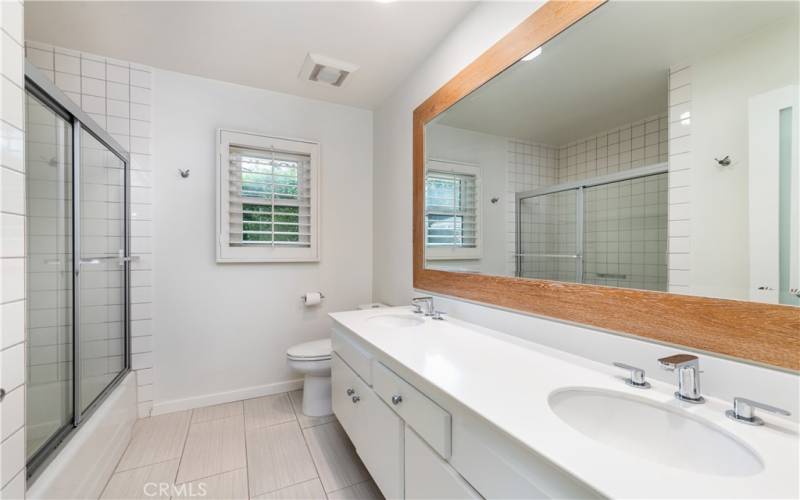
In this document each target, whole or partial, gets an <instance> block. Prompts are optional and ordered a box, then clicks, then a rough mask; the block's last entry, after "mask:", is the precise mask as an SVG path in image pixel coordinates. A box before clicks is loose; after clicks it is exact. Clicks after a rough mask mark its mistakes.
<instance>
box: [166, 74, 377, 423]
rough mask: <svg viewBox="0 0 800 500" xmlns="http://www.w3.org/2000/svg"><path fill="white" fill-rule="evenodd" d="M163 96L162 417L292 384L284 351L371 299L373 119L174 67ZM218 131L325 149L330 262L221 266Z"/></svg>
mask: <svg viewBox="0 0 800 500" xmlns="http://www.w3.org/2000/svg"><path fill="white" fill-rule="evenodd" d="M154 89H155V91H154V132H153V137H154V153H155V156H156V158H157V159H158V168H156V169H155V185H156V186H157V188H156V193H155V209H156V212H157V213H158V217H157V218H156V220H155V232H154V234H155V241H154V255H155V267H154V269H155V280H156V283H155V290H156V293H155V300H154V306H155V310H154V318H155V329H156V335H155V337H154V339H155V349H154V351H155V355H156V359H155V386H154V389H155V408H154V410H155V412H157V413H160V412H164V411H170V410H174V409H178V408H182V407H190V406H197V405H203V404H209V403H215V402H222V401H227V400H235V399H240V398H242V397H253V396H257V395H259V394H264V393H268V392H271V391H279V390H286V389H287V388H293V387H294V386H295V385H296V384H292V383H289V384H288V385H287V382H290V381H293V380H296V379H298V378H299V376H298V374H296V373H292V372H291V371H290V370H289V369H288V368H287V367H286V354H285V352H286V349H287V348H288V347H289V346H291V345H293V344H296V343H299V342H303V341H308V340H313V339H318V338H322V337H325V336H327V335H328V334H329V333H328V329H329V326H330V321H329V319H328V317H327V313H328V312H330V311H338V310H343V309H352V308H354V307H355V306H356V305H357V304H359V303H365V302H369V301H371V298H372V227H373V226H372V113H371V112H370V111H366V110H362V109H356V108H352V107H347V106H341V105H335V104H329V103H324V102H319V101H313V100H310V99H304V98H300V97H293V96H289V95H285V94H280V93H276V92H270V91H265V90H259V89H254V88H249V87H243V86H239V85H234V84H229V83H223V82H218V81H213V80H207V79H203V78H198V77H193V76H189V75H184V74H179V73H173V72H169V71H158V70H157V71H155V73H154ZM219 127H222V128H230V129H237V130H244V131H253V132H260V133H265V134H270V135H276V136H284V137H294V138H305V139H313V140H318V141H319V142H320V143H321V155H322V167H321V168H322V189H321V207H322V209H321V227H322V239H321V252H322V260H321V262H319V263H297V264H274V263H272V264H270V263H266V264H216V262H215V235H214V232H215V229H214V227H215V222H214V221H215V207H214V199H215V189H216V182H215V178H216V177H215V176H216V162H215V139H214V137H215V132H216V129H217V128H219ZM179 168H182V169H190V170H191V174H190V177H189V178H186V179H184V178H181V176H180V175H179V174H178V169H179ZM311 290H321V291H322V292H324V294H325V296H326V297H327V298H326V299H325V300H324V301H323V304H322V306H320V307H317V308H304V307H303V305H302V302H301V300H300V296H301V294H302V293H304V292H306V291H311Z"/></svg>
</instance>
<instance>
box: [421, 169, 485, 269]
mask: <svg viewBox="0 0 800 500" xmlns="http://www.w3.org/2000/svg"><path fill="white" fill-rule="evenodd" d="M429 172H439V173H443V174H447V173H452V174H456V175H471V176H474V177H475V220H476V224H475V246H474V247H462V246H439V247H432V246H430V245H428V207H427V183H428V174H429ZM481 174H482V169H481V167H480V166H479V165H474V164H469V163H463V162H456V161H449V160H441V159H435V158H429V159H428V161H427V162H426V168H425V183H424V187H425V200H426V202H425V213H424V229H423V230H424V235H423V237H424V247H425V259H426V260H480V259H482V258H483V245H482V241H483V203H482V199H481V187H482V186H481V183H482V180H483V179H482V175H481Z"/></svg>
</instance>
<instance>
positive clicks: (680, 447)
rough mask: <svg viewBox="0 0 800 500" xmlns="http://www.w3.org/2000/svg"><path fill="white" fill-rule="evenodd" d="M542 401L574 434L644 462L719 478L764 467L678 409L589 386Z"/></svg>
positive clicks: (721, 433)
mask: <svg viewBox="0 0 800 500" xmlns="http://www.w3.org/2000/svg"><path fill="white" fill-rule="evenodd" d="M548 403H549V404H550V408H551V409H552V410H553V412H555V414H556V415H557V416H558V417H559V418H560V419H561V420H563V421H564V422H565V423H567V424H568V425H569V426H570V427H572V428H573V429H575V430H577V431H578V432H580V433H582V434H584V435H586V436H588V437H589V438H591V439H594V440H595V441H598V442H600V443H602V444H604V445H606V446H611V447H613V448H616V449H618V450H620V451H623V452H626V453H630V454H632V455H636V456H639V457H641V458H643V459H646V460H651V461H653V462H658V463H661V464H665V465H669V466H672V467H677V468H680V469H686V470H689V471H692V472H698V473H705V474H713V475H720V476H749V475H752V474H756V473H758V472H760V471H761V470H762V469H763V468H764V464H763V463H762V461H761V459H760V458H759V457H758V456H757V455H756V454H755V453H754V452H753V451H751V450H750V449H749V448H748V447H747V445H745V444H744V443H742V442H741V441H739V440H738V439H736V438H735V437H733V436H731V435H730V434H728V433H727V432H725V431H724V430H722V429H720V428H718V427H716V426H715V425H714V424H712V423H711V422H707V421H705V420H703V419H700V418H698V417H695V416H693V415H691V414H689V413H686V412H684V411H681V410H680V409H678V408H673V407H671V406H667V405H664V404H660V403H656V402H651V401H648V400H646V399H643V398H639V397H635V396H629V395H627V394H623V393H619V392H614V391H605V390H599V389H589V388H570V389H560V390H557V391H555V392H553V393H551V394H550V397H549V398H548Z"/></svg>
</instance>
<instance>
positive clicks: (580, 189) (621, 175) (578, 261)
mask: <svg viewBox="0 0 800 500" xmlns="http://www.w3.org/2000/svg"><path fill="white" fill-rule="evenodd" d="M668 172H669V163H667V162H662V163H654V164H653V165H647V166H644V167H637V168H631V169H628V170H623V171H620V172H614V173H613V174H607V175H600V176H597V177H590V178H588V179H582V180H578V181H569V182H564V183H561V184H553V185H552V186H546V187H542V188H536V189H532V190H530V191H520V192H517V193H514V263H515V268H514V276H515V277H517V278H523V276H522V259H523V257H524V256H525V255H533V254H524V253H523V252H522V238H521V237H520V235H521V234H522V215H521V214H522V210H521V208H522V202H523V200H526V199H529V198H536V197H538V196H545V195H548V194H555V193H563V192H567V191H575V211H576V212H575V255H558V254H553V255H551V256H553V257H563V258H574V259H575V283H579V284H580V283H583V246H584V245H583V229H584V222H585V221H584V213H583V209H584V189H586V188H590V187H595V186H603V185H606V184H612V183H614V182H623V181H629V180H633V179H641V178H644V177H652V176H654V175H659V174H666V173H668ZM537 255H539V256H540V257H544V256H547V255H546V254H537Z"/></svg>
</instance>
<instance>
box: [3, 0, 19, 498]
mask: <svg viewBox="0 0 800 500" xmlns="http://www.w3.org/2000/svg"><path fill="white" fill-rule="evenodd" d="M22 15H23V4H22V2H18V1H16V0H11V1H3V2H0V53H2V56H1V57H2V66H1V67H0V100H2V104H0V387H2V388H3V389H5V390H6V392H7V394H6V397H5V399H3V403H2V404H0V498H23V497H24V496H25V173H24V172H25V158H24V142H25V137H24V130H25V111H24V103H25V97H24V96H25V93H24V90H23V88H24V75H25V70H24V67H23V43H24V37H23V24H22Z"/></svg>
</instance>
